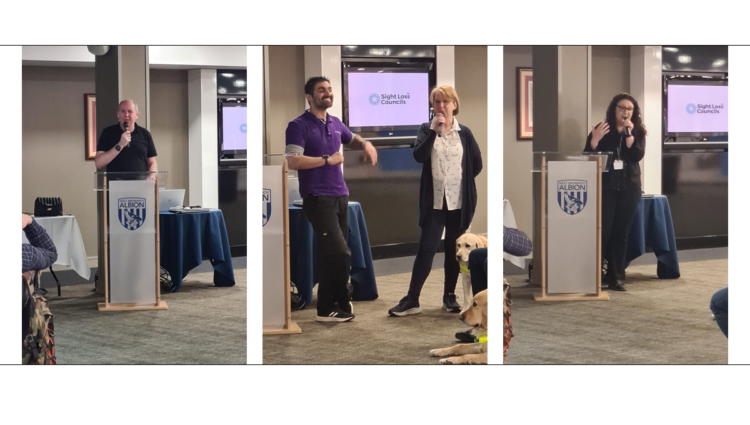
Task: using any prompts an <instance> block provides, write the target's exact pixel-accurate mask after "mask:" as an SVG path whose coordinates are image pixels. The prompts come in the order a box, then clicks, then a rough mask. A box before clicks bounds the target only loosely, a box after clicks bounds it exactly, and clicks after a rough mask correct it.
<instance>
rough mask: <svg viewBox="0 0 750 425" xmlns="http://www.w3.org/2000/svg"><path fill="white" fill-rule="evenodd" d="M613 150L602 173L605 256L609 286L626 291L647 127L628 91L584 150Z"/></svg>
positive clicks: (616, 100)
mask: <svg viewBox="0 0 750 425" xmlns="http://www.w3.org/2000/svg"><path fill="white" fill-rule="evenodd" d="M594 151H596V152H612V156H613V158H612V160H611V161H610V162H611V164H612V165H611V166H610V168H609V172H606V173H603V174H602V258H604V259H605V260H606V261H607V275H606V276H605V281H606V282H607V284H608V286H609V289H613V290H615V291H625V290H626V289H625V284H624V282H623V280H624V278H625V254H626V250H627V247H628V235H629V234H630V226H631V225H632V224H633V218H634V217H635V212H636V211H637V210H638V203H639V202H640V201H641V166H640V165H639V161H640V160H641V159H643V155H644V153H645V151H646V127H644V126H643V119H642V117H641V109H640V108H639V107H638V102H636V100H635V99H634V98H633V97H632V96H630V95H629V94H627V93H621V94H618V95H617V96H615V97H614V98H613V99H612V102H610V104H609V107H608V108H607V121H606V122H603V123H599V124H597V125H596V126H594V127H592V128H591V133H589V137H588V139H587V140H586V148H585V149H584V152H594Z"/></svg>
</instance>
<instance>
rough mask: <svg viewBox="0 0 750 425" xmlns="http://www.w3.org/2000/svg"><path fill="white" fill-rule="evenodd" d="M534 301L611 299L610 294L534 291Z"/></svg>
mask: <svg viewBox="0 0 750 425" xmlns="http://www.w3.org/2000/svg"><path fill="white" fill-rule="evenodd" d="M534 301H609V294H607V293H604V292H600V293H599V294H547V295H544V294H543V293H542V292H541V291H540V292H535V293H534Z"/></svg>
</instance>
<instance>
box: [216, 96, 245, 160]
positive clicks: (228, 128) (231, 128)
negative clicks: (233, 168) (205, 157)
mask: <svg viewBox="0 0 750 425" xmlns="http://www.w3.org/2000/svg"><path fill="white" fill-rule="evenodd" d="M218 118H219V146H220V156H219V158H220V159H228V158H237V157H238V155H241V156H242V157H245V155H246V154H247V102H246V101H245V99H244V98H240V99H238V98H230V99H219V116H218Z"/></svg>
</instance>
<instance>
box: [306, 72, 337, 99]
mask: <svg viewBox="0 0 750 425" xmlns="http://www.w3.org/2000/svg"><path fill="white" fill-rule="evenodd" d="M323 81H327V82H328V83H329V84H330V83H331V80H329V79H328V78H326V77H323V76H320V77H312V78H310V79H309V80H307V82H306V83H305V94H309V95H310V96H312V95H313V91H315V86H316V85H318V83H322V82H323Z"/></svg>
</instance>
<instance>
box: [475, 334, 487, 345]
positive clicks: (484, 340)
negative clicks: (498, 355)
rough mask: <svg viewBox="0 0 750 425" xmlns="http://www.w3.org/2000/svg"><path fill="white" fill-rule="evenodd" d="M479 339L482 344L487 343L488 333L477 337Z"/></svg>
mask: <svg viewBox="0 0 750 425" xmlns="http://www.w3.org/2000/svg"><path fill="white" fill-rule="evenodd" d="M477 341H479V343H480V344H486V343H487V335H481V336H478V337H477Z"/></svg>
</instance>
